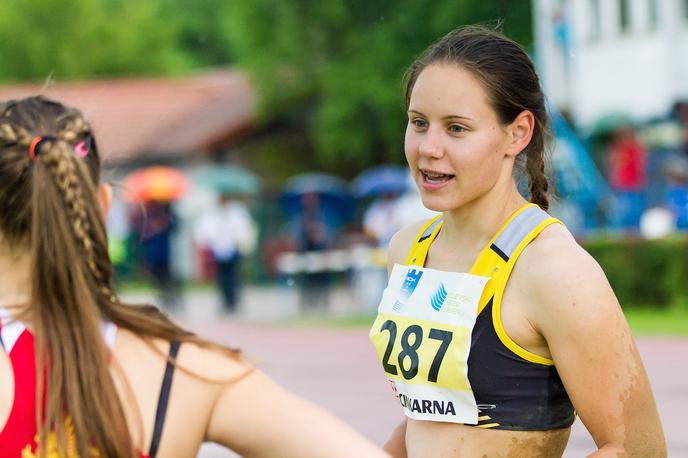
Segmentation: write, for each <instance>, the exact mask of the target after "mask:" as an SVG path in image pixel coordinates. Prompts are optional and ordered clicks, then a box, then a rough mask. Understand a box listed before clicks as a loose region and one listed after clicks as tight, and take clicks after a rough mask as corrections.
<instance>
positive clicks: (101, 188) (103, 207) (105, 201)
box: [98, 183, 112, 218]
mask: <svg viewBox="0 0 688 458" xmlns="http://www.w3.org/2000/svg"><path fill="white" fill-rule="evenodd" d="M98 203H99V204H100V211H102V212H103V218H107V215H108V213H110V207H112V186H110V185H109V184H107V183H104V184H101V185H98Z"/></svg>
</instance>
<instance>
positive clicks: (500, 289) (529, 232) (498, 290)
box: [481, 206, 563, 366]
mask: <svg viewBox="0 0 688 458" xmlns="http://www.w3.org/2000/svg"><path fill="white" fill-rule="evenodd" d="M556 223H558V224H563V223H562V222H561V221H559V220H558V219H556V218H553V217H551V216H550V215H549V214H547V213H546V212H545V211H543V210H541V209H540V208H539V207H537V206H535V207H531V208H529V209H526V211H524V212H523V213H522V214H521V215H519V216H518V217H517V218H514V220H513V221H512V223H511V224H510V225H509V226H508V227H507V228H505V230H504V231H503V232H502V233H501V234H499V236H498V237H497V238H496V239H495V241H494V243H493V245H494V249H493V251H496V252H501V254H500V255H499V257H500V258H501V259H502V262H501V263H499V265H498V266H497V269H496V270H495V272H494V274H493V275H492V279H491V280H490V282H488V284H491V286H490V289H491V292H490V298H491V297H494V300H493V303H492V323H493V325H494V328H495V331H496V333H497V336H498V337H499V340H501V341H502V343H503V344H504V345H505V346H506V347H507V348H509V350H511V351H512V352H514V353H515V354H517V355H518V356H520V357H522V358H523V359H525V360H527V361H530V362H533V363H538V364H544V365H548V366H549V365H553V364H554V361H552V360H551V359H549V358H545V357H543V356H540V355H536V354H535V353H531V352H529V351H528V350H526V349H525V348H523V347H521V346H519V345H518V344H517V343H516V342H514V341H513V340H511V338H510V337H509V335H508V334H507V333H506V331H505V330H504V326H503V325H502V316H501V305H502V297H503V296H504V290H505V289H506V284H507V282H508V281H509V277H510V276H511V272H512V271H513V269H514V266H515V265H516V261H517V260H518V257H519V256H520V255H521V253H522V252H523V250H524V249H525V247H527V246H528V244H529V243H530V242H532V241H533V240H534V239H535V237H537V236H538V235H539V234H540V233H541V232H542V231H543V230H544V229H545V228H546V227H547V226H550V225H551V224H556ZM502 255H504V256H503V257H502ZM486 289H487V288H486ZM481 300H482V298H481ZM487 301H489V298H488V299H487ZM486 303H487V302H486ZM481 305H482V304H481Z"/></svg>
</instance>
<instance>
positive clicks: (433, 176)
mask: <svg viewBox="0 0 688 458" xmlns="http://www.w3.org/2000/svg"><path fill="white" fill-rule="evenodd" d="M420 173H421V175H423V180H424V181H425V182H426V183H431V184H436V183H437V184H438V183H444V182H446V181H449V180H451V179H452V178H454V175H450V174H448V173H440V172H436V171H434V170H426V169H421V170H420Z"/></svg>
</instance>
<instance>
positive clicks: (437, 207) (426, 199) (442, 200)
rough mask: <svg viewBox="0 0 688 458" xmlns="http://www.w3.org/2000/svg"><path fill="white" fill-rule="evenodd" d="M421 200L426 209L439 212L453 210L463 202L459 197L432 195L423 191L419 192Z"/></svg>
mask: <svg viewBox="0 0 688 458" xmlns="http://www.w3.org/2000/svg"><path fill="white" fill-rule="evenodd" d="M421 201H422V202H423V206H424V207H425V208H427V209H428V210H432V211H435V212H440V213H442V212H446V211H450V210H453V209H455V208H458V207H460V206H461V205H462V204H463V202H462V200H461V199H458V198H455V197H453V198H452V197H449V196H437V195H434V196H433V195H428V194H427V193H424V192H421Z"/></svg>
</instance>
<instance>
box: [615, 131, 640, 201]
mask: <svg viewBox="0 0 688 458" xmlns="http://www.w3.org/2000/svg"><path fill="white" fill-rule="evenodd" d="M609 154H610V170H609V182H610V184H611V185H612V187H613V188H614V189H616V190H619V191H639V190H641V189H642V188H643V187H644V186H645V156H646V153H645V149H644V148H643V146H642V145H641V144H640V142H638V141H637V140H634V139H632V138H628V139H622V140H617V141H616V142H614V143H613V144H612V146H611V148H610V151H609Z"/></svg>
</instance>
